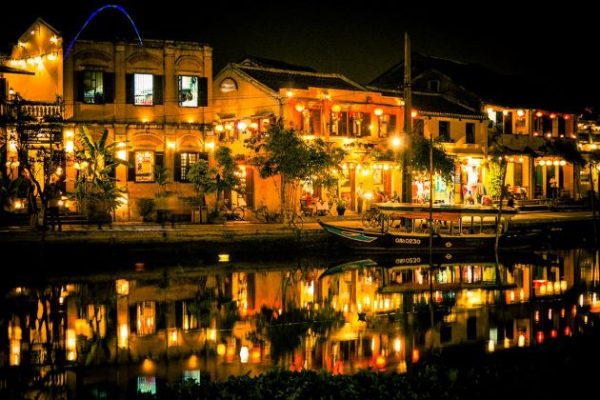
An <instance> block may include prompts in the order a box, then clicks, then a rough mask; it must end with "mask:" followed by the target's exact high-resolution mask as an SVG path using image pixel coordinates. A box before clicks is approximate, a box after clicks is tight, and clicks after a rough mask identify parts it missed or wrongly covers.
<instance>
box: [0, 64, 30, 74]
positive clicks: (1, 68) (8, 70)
mask: <svg viewBox="0 0 600 400" xmlns="http://www.w3.org/2000/svg"><path fill="white" fill-rule="evenodd" d="M0 74H19V75H35V72H29V71H25V70H24V69H18V68H12V67H8V66H6V65H0Z"/></svg>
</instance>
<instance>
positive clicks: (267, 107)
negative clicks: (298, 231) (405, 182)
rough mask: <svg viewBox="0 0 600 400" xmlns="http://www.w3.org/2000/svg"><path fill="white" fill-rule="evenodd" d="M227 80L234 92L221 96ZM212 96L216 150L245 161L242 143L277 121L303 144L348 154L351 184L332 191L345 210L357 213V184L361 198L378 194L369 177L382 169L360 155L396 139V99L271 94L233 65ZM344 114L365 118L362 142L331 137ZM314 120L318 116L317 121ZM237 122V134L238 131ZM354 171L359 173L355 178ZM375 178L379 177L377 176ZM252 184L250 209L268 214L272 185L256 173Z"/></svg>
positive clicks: (332, 92) (329, 92) (339, 93)
mask: <svg viewBox="0 0 600 400" xmlns="http://www.w3.org/2000/svg"><path fill="white" fill-rule="evenodd" d="M231 80H233V81H235V85H234V86H235V87H236V88H237V89H236V90H231V91H228V92H226V93H223V92H222V90H221V88H222V86H223V82H224V81H225V82H229V83H230V84H231ZM226 86H227V85H226ZM227 88H229V86H227ZM227 88H226V90H228V89H227ZM213 92H214V93H215V101H214V110H215V115H217V116H218V117H220V118H217V121H218V126H217V128H216V130H220V131H222V134H221V135H219V137H220V138H221V140H220V144H221V145H227V146H229V147H231V149H232V151H233V153H234V154H240V155H244V156H245V157H249V156H250V155H251V153H250V151H251V150H249V149H247V148H245V147H244V140H245V139H247V138H249V137H250V136H251V135H257V134H259V133H260V132H264V131H266V129H268V125H269V124H270V123H274V122H275V121H276V120H278V119H282V121H283V124H284V127H285V128H286V129H295V130H298V131H300V132H302V133H303V134H304V135H305V137H307V138H310V137H322V138H323V139H324V140H326V141H328V142H330V143H332V144H333V145H334V146H337V147H341V148H344V149H346V150H347V151H348V156H347V157H346V160H345V162H344V164H345V166H346V168H345V170H346V171H348V175H349V176H350V175H351V176H352V179H350V180H351V181H352V182H353V184H352V185H348V186H346V187H343V188H342V187H340V188H338V190H337V195H341V194H342V193H343V194H344V195H345V196H347V200H348V201H349V204H348V206H349V207H350V208H352V209H356V208H357V201H358V198H357V195H356V188H357V187H358V185H359V184H360V183H362V184H363V188H364V190H365V192H371V193H373V192H375V191H378V190H383V189H384V185H383V183H382V182H381V181H380V180H379V179H377V180H375V181H374V180H373V171H376V170H377V168H380V169H382V165H379V164H377V165H375V164H373V163H372V161H371V160H370V159H368V157H367V155H366V153H367V152H369V151H370V149H372V148H373V147H374V146H381V147H385V148H387V147H388V146H389V143H388V142H389V141H390V139H391V137H392V136H394V135H398V134H399V133H400V131H401V127H402V125H401V124H402V117H403V111H402V110H403V108H402V106H401V105H400V104H401V103H400V102H399V99H397V98H393V97H385V96H382V95H381V94H379V93H376V92H366V91H361V90H358V89H357V90H356V91H351V90H339V89H337V90H336V89H331V88H308V89H298V88H289V89H287V88H282V89H280V90H278V91H275V90H272V89H270V88H268V87H266V86H264V85H263V84H261V83H260V82H257V81H256V80H254V79H252V78H250V77H249V76H247V75H246V74H244V73H243V72H240V71H239V70H238V69H237V68H236V67H235V66H233V65H229V66H228V67H226V68H225V69H224V70H222V71H221V72H220V73H219V74H218V75H217V76H216V78H215V80H214V88H213ZM375 109H380V110H381V111H382V112H383V115H382V116H377V115H375ZM378 112H379V111H378ZM350 113H365V114H368V115H369V118H370V123H369V126H366V125H365V130H366V131H367V132H368V133H367V134H366V135H362V136H356V135H354V134H345V135H335V134H332V128H331V126H332V124H336V122H335V121H336V120H337V119H339V118H340V116H342V115H349V114H350ZM315 114H318V119H316V117H315ZM389 115H393V116H394V117H395V129H393V132H392V130H389V132H388V129H384V127H385V128H387V126H386V125H387V124H386V123H385V121H387V119H389ZM240 122H242V125H241V126H242V127H243V129H240V128H239V127H240ZM240 157H241V156H240ZM357 171H362V172H360V173H357ZM365 171H367V172H366V173H365ZM376 174H377V175H379V173H378V172H377V173H376ZM395 175H396V176H395V179H392V181H396V182H397V183H395V184H394V183H393V184H392V185H391V186H390V187H389V188H387V189H388V191H389V192H390V193H388V194H389V195H391V194H392V193H391V192H392V190H397V191H399V188H400V184H399V181H398V179H399V174H397V173H396V174H395ZM254 178H255V179H254V188H255V190H254V193H252V194H249V195H250V196H253V199H250V201H249V203H253V204H254V206H255V207H259V206H260V205H262V204H265V205H267V207H269V208H278V206H279V202H280V200H279V198H280V196H279V193H278V190H277V185H275V184H274V182H272V179H267V180H262V179H260V178H259V177H258V174H256V173H254ZM348 178H349V177H348ZM350 180H349V181H348V182H350ZM376 182H379V183H376ZM301 190H306V191H309V192H310V191H312V192H313V195H315V194H319V195H320V197H322V198H323V199H324V200H328V199H331V197H332V196H334V195H336V194H334V193H330V194H328V193H327V192H326V191H325V190H321V192H320V193H316V192H317V190H318V189H317V188H310V187H304V188H302V189H301ZM296 196H297V197H299V196H300V193H297V194H296ZM296 204H298V202H296Z"/></svg>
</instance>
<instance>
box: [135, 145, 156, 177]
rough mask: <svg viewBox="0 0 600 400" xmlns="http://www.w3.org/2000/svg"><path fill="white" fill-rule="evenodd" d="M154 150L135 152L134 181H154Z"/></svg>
mask: <svg viewBox="0 0 600 400" xmlns="http://www.w3.org/2000/svg"><path fill="white" fill-rule="evenodd" d="M154 162H155V160H154V152H153V151H136V152H135V181H136V182H154Z"/></svg>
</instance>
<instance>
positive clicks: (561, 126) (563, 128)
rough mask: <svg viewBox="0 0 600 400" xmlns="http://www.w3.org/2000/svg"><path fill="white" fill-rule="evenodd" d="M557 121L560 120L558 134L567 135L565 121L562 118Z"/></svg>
mask: <svg viewBox="0 0 600 400" xmlns="http://www.w3.org/2000/svg"><path fill="white" fill-rule="evenodd" d="M557 119H558V134H559V135H564V134H565V133H567V128H566V124H565V119H564V118H560V117H558V118H557Z"/></svg>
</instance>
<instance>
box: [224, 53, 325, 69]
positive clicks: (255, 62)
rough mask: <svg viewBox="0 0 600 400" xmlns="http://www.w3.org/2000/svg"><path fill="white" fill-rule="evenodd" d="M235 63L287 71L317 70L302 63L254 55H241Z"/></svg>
mask: <svg viewBox="0 0 600 400" xmlns="http://www.w3.org/2000/svg"><path fill="white" fill-rule="evenodd" d="M236 64H239V65H243V66H249V67H263V68H275V69H285V70H287V71H304V72H317V71H316V70H314V69H312V68H310V67H305V66H303V65H295V64H289V63H286V62H285V61H279V60H272V59H270V58H263V57H256V56H245V57H242V58H241V59H240V60H239V61H238V62H237V63H236Z"/></svg>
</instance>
